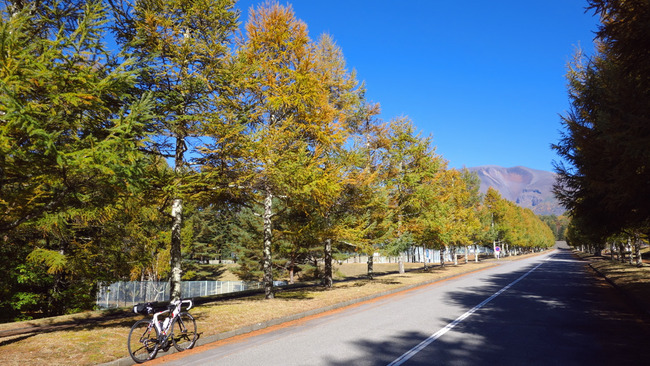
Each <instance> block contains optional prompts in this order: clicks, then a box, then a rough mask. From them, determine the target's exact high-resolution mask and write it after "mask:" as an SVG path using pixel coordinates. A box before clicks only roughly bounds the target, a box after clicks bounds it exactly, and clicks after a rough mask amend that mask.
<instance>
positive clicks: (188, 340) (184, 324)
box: [171, 313, 198, 351]
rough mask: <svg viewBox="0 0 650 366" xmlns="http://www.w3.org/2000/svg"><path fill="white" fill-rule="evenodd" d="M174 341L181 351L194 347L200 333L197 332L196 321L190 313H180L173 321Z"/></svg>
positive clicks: (172, 334) (172, 335) (172, 336)
mask: <svg viewBox="0 0 650 366" xmlns="http://www.w3.org/2000/svg"><path fill="white" fill-rule="evenodd" d="M171 338H172V342H173V343H174V347H176V349H177V350H179V351H185V350H186V349H188V348H192V347H194V343H196V339H197V338H198V335H197V334H196V321H194V317H192V315H190V314H189V313H180V314H178V316H177V317H176V318H174V321H173V322H172V333H171Z"/></svg>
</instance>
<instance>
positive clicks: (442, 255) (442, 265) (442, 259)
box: [440, 246, 447, 267]
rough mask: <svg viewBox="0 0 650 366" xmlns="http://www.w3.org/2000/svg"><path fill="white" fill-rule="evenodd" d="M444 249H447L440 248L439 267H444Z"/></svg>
mask: <svg viewBox="0 0 650 366" xmlns="http://www.w3.org/2000/svg"><path fill="white" fill-rule="evenodd" d="M445 249H447V247H446V246H444V247H440V266H441V267H444V266H445Z"/></svg>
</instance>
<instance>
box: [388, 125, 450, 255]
mask: <svg viewBox="0 0 650 366" xmlns="http://www.w3.org/2000/svg"><path fill="white" fill-rule="evenodd" d="M389 131H390V133H389V136H387V137H386V144H387V145H386V148H385V150H384V155H383V157H382V159H383V169H384V173H383V179H384V184H386V187H387V189H388V191H389V204H390V208H391V210H393V211H394V215H393V219H394V225H395V226H394V227H395V230H394V235H395V240H394V241H393V243H394V244H402V245H400V247H399V248H395V250H393V252H402V251H404V250H405V249H406V248H404V247H403V244H407V243H408V241H406V240H404V239H405V238H406V237H410V236H412V235H413V233H414V231H416V230H417V229H416V226H417V225H418V222H419V221H421V218H422V216H421V215H424V211H428V213H429V214H430V215H427V216H426V217H427V218H430V219H433V220H436V214H437V213H438V212H436V209H434V206H433V203H435V198H434V197H433V196H432V194H431V193H432V191H431V190H433V192H435V189H436V186H435V184H434V183H433V182H434V181H435V180H436V179H435V178H436V175H437V174H438V173H439V171H440V170H443V169H444V167H445V165H446V162H445V161H444V160H443V159H442V158H441V157H440V156H438V155H436V153H435V149H434V148H433V147H432V146H431V138H430V137H429V138H422V137H420V136H419V134H417V132H416V131H415V128H414V126H413V124H412V122H411V121H410V120H408V119H405V118H399V119H394V120H392V121H391V123H390V130H389ZM422 189H427V190H428V192H427V193H425V194H424V196H422V193H423V192H422ZM418 193H419V194H418ZM434 195H435V193H434ZM402 260H403V258H402V256H399V261H400V262H401V261H402Z"/></svg>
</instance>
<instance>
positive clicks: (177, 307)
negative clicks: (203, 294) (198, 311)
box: [153, 300, 192, 336]
mask: <svg viewBox="0 0 650 366" xmlns="http://www.w3.org/2000/svg"><path fill="white" fill-rule="evenodd" d="M169 304H170V305H174V309H173V310H171V311H172V316H171V318H166V319H169V323H168V324H164V325H163V326H161V325H160V322H159V321H158V316H159V315H162V314H168V313H169V312H170V310H169V309H168V310H163V311H160V312H157V313H155V314H153V324H154V326H155V327H156V329H158V334H162V335H164V336H166V335H167V331H168V330H169V327H171V326H172V322H173V320H174V318H176V317H177V316H178V314H179V313H180V312H181V306H182V305H183V304H188V307H187V309H185V311H188V310H190V309H191V308H192V300H182V301H180V300H176V301H172V302H170V303H169Z"/></svg>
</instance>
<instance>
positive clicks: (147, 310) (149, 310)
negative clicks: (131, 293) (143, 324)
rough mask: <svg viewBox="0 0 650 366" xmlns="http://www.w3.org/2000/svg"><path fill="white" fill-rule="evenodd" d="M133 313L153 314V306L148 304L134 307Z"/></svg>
mask: <svg viewBox="0 0 650 366" xmlns="http://www.w3.org/2000/svg"><path fill="white" fill-rule="evenodd" d="M133 312H134V313H136V314H144V315H147V314H153V305H152V304H151V303H150V302H147V303H144V304H137V305H134V306H133Z"/></svg>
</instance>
